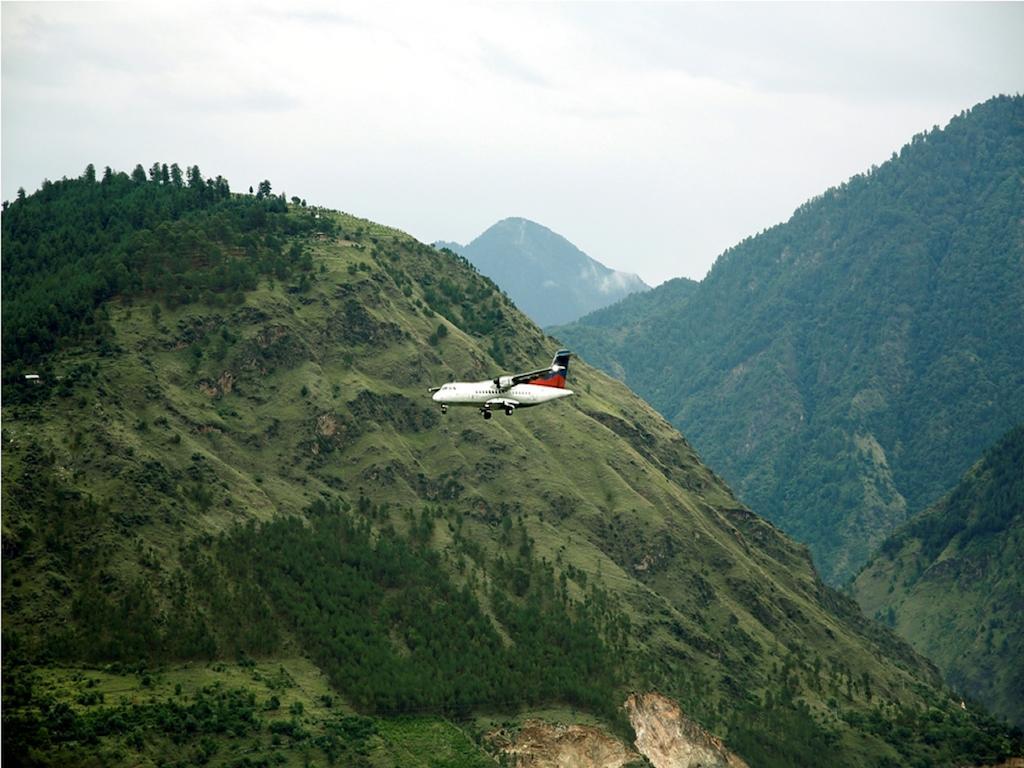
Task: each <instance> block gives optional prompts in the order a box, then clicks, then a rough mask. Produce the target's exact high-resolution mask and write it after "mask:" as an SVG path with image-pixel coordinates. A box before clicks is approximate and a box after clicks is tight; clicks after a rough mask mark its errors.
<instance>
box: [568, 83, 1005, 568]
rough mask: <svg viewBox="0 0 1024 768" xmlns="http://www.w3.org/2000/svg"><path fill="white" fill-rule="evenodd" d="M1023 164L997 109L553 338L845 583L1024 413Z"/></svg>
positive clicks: (961, 119)
mask: <svg viewBox="0 0 1024 768" xmlns="http://www.w3.org/2000/svg"><path fill="white" fill-rule="evenodd" d="M1022 169H1024V98H1022V97H1019V96H1018V97H1012V98H1011V97H998V98H994V99H992V100H990V101H988V102H985V103H984V104H981V105H979V106H977V107H975V108H974V109H972V110H970V111H969V112H964V113H962V114H960V115H958V116H957V117H955V118H953V119H952V120H951V121H950V123H949V124H948V125H947V126H946V127H945V128H944V129H942V130H939V129H938V128H936V129H934V130H932V131H929V132H927V133H923V134H920V135H918V136H915V137H914V138H913V140H912V141H911V142H910V144H908V145H907V146H905V147H903V149H902V150H901V151H900V152H899V153H898V154H895V153H894V154H893V156H892V158H891V159H890V160H889V161H888V162H886V163H884V164H883V165H882V166H881V167H878V168H872V169H871V170H870V171H869V172H868V173H865V174H863V175H860V176H856V177H854V178H852V179H850V181H849V182H847V183H846V184H843V185H841V186H839V187H837V188H834V189H830V190H828V191H827V192H825V193H824V194H823V195H821V196H819V197H817V198H815V199H813V200H810V201H809V202H807V203H806V204H804V205H803V206H801V207H800V208H799V209H798V210H797V211H796V212H795V213H794V214H793V216H792V218H791V219H790V220H789V221H787V222H786V223H784V224H780V225H778V226H775V227H772V228H771V229H768V230H766V231H765V232H762V233H761V234H759V235H757V236H756V237H752V238H749V239H748V240H745V241H743V242H742V243H740V244H739V245H737V246H735V247H734V248H731V249H730V250H728V251H726V252H725V253H724V254H722V256H721V257H720V258H719V259H718V261H717V262H716V263H715V265H714V267H713V268H712V269H711V271H710V272H709V273H708V275H707V277H706V278H705V279H704V280H703V281H702V282H701V283H700V285H699V286H698V287H697V288H696V290H694V289H693V288H692V286H690V285H689V284H688V283H685V282H670V283H666V284H665V285H663V286H659V287H658V288H656V289H654V290H653V291H651V292H650V293H649V294H646V295H645V296H644V298H643V302H644V310H645V314H643V315H639V316H638V313H637V312H636V311H635V307H636V303H635V302H633V303H630V302H623V303H622V304H620V305H616V306H613V307H609V308H607V309H605V310H603V311H602V312H601V313H600V314H599V315H597V316H596V317H595V318H594V319H593V320H592V319H591V318H583V319H581V320H580V321H578V322H577V323H575V324H573V325H568V326H564V327H560V328H555V329H552V333H554V334H555V335H556V336H558V337H559V338H560V339H562V340H563V341H565V342H567V343H569V344H571V345H573V346H574V347H575V348H576V349H577V351H578V352H580V353H581V354H582V355H583V357H584V358H585V359H587V360H591V361H594V362H596V363H598V364H599V365H601V367H602V368H604V369H605V370H607V371H609V372H612V373H614V374H616V375H617V376H619V377H620V378H621V379H622V380H623V381H625V382H626V384H628V385H629V386H630V387H631V388H632V389H634V390H635V391H636V392H637V393H638V394H640V395H641V396H642V397H644V398H645V399H646V400H647V401H648V402H650V403H651V404H652V405H654V406H655V407H656V408H657V409H658V410H659V411H660V412H661V413H663V414H665V416H666V417H667V418H668V419H669V421H671V422H672V424H674V425H675V426H677V427H678V428H679V429H681V430H682V431H684V432H685V433H686V434H687V435H688V436H689V437H690V438H691V439H692V440H693V442H694V445H695V446H696V448H697V449H698V450H699V452H700V454H701V456H702V457H703V458H704V459H705V460H706V461H707V462H708V464H710V466H712V467H714V468H715V469H716V471H719V472H720V473H721V474H722V475H723V476H724V478H725V479H726V481H727V482H729V483H730V485H731V486H732V487H733V488H735V489H736V491H737V493H738V494H739V496H740V497H741V498H742V499H743V500H744V501H745V502H746V503H747V504H749V505H750V506H751V507H752V508H753V509H755V510H757V511H758V513H760V514H763V515H765V516H766V517H767V518H769V519H770V520H772V521H773V522H775V523H776V524H778V525H779V526H780V527H781V528H782V529H783V530H785V531H787V532H788V533H790V534H791V535H792V536H794V537H795V538H797V539H798V540H799V541H802V542H805V543H806V544H808V545H809V546H810V548H811V552H812V553H813V555H814V558H815V562H816V563H817V564H818V567H819V568H820V569H821V571H822V573H823V574H824V576H825V579H826V580H827V581H830V582H832V583H840V582H842V581H844V580H845V579H847V578H849V577H850V576H852V574H853V573H855V572H856V570H857V569H858V567H859V566H860V565H862V564H863V563H864V562H865V561H866V560H867V558H868V556H869V555H870V554H871V553H872V552H873V551H874V549H875V548H877V546H878V545H879V544H881V542H882V541H883V540H884V538H885V537H886V536H888V535H889V534H890V533H891V532H892V531H893V530H894V529H895V528H896V527H897V526H898V525H899V524H900V523H902V522H903V521H905V520H906V519H907V517H908V515H909V514H911V513H914V512H916V511H919V510H922V509H924V508H925V506H926V505H928V504H930V503H931V502H932V501H933V500H934V499H936V498H938V497H939V496H941V495H942V494H943V493H945V492H947V491H948V490H949V489H950V488H952V486H953V485H954V484H955V483H956V481H957V478H958V477H959V476H960V475H961V474H962V473H963V472H964V471H965V470H966V469H967V467H968V466H969V465H970V464H971V462H972V461H974V459H975V458H976V457H977V456H978V455H980V453H981V451H982V450H983V449H984V448H985V446H987V445H990V444H991V443H992V442H993V441H994V440H995V439H996V438H997V437H998V436H999V435H1000V434H1002V433H1003V432H1005V431H1006V430H1007V429H1009V428H1010V427H1011V426H1013V425H1014V424H1015V423H1018V422H1020V421H1021V420H1022V419H1024V312H1021V311H1020V309H1021V307H1024V244H1022V242H1024V241H1022V239H1021V234H1020V231H1021V220H1022V218H1024V182H1022V178H1024V177H1022V173H1021V171H1022ZM620 308H621V309H620ZM620 311H621V317H620V318H618V319H616V317H615V315H616V313H617V312H620Z"/></svg>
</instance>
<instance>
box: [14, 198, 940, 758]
mask: <svg viewBox="0 0 1024 768" xmlns="http://www.w3.org/2000/svg"><path fill="white" fill-rule="evenodd" d="M339 223H340V225H341V227H342V229H343V230H344V232H345V233H346V235H345V237H346V238H348V239H330V240H326V239H320V240H313V241H311V242H310V243H309V244H308V247H310V248H311V249H312V251H313V254H314V260H315V261H314V263H315V280H314V282H313V287H312V289H311V290H310V291H309V292H308V293H306V294H301V293H298V292H293V291H291V290H289V288H288V286H284V285H281V284H269V283H263V284H261V287H260V288H259V289H258V290H257V291H255V292H253V293H250V294H248V295H247V296H246V299H245V303H244V305H242V306H237V307H230V308H212V307H207V306H201V305H191V306H188V307H184V308H178V309H175V310H168V309H164V310H163V311H162V313H160V315H159V317H156V316H155V315H154V312H153V311H152V303H151V302H149V301H136V302H134V303H127V302H121V303H114V304H112V305H111V306H110V318H111V323H112V325H113V328H114V329H115V333H116V338H115V341H116V344H117V345H118V348H119V351H118V353H116V354H114V355H113V356H109V357H97V356H96V354H94V353H92V352H91V351H84V350H81V349H72V350H67V351H65V352H64V353H62V354H61V355H60V356H58V358H56V359H55V361H54V370H55V371H56V373H57V374H58V375H65V376H67V375H69V374H71V373H72V372H73V371H75V370H78V371H79V372H81V371H82V370H91V371H93V374H92V375H89V374H84V375H80V376H79V378H78V380H77V383H75V384H74V385H71V386H68V388H67V390H65V392H64V394H61V395H56V394H55V395H53V396H50V397H46V398H44V399H42V400H41V401H40V402H38V403H36V404H31V405H19V406H17V407H10V408H7V409H5V414H4V427H3V430H4V431H3V439H4V458H5V466H4V470H5V471H4V478H3V479H4V492H5V505H4V519H3V528H4V553H5V569H4V598H3V599H4V619H5V621H4V632H5V638H6V639H7V641H8V645H9V647H12V648H15V649H17V651H18V652H19V653H24V654H25V655H28V656H31V655H32V653H33V650H32V649H33V648H36V647H37V646H38V643H39V642H40V641H42V640H44V639H45V638H46V637H47V636H48V635H49V634H51V632H52V628H53V627H54V626H55V625H59V624H60V623H61V622H64V621H66V620H68V618H69V610H70V604H71V598H72V596H74V595H75V594H76V593H77V591H78V590H80V589H81V588H82V586H83V584H85V583H86V582H89V581H90V580H95V579H96V578H97V574H99V575H100V576H99V578H101V579H102V580H103V583H104V585H105V587H104V588H105V589H108V590H109V591H111V592H112V593H113V594H119V593H120V592H122V591H124V590H125V589H126V585H128V584H129V583H131V582H132V580H136V579H141V580H143V581H145V582H147V583H149V584H150V585H151V586H152V587H153V588H154V589H155V590H156V591H157V593H158V594H159V595H162V599H163V600H164V603H163V607H166V605H167V603H168V602H169V601H170V600H171V599H172V598H173V595H174V588H173V581H172V579H173V575H174V574H175V573H176V571H177V569H178V565H179V555H180V552H181V549H182V545H183V542H185V541H188V540H191V539H194V538H196V537H199V538H201V537H203V536H205V535H207V534H217V533H219V532H222V531H225V530H228V529H229V528H230V527H231V526H232V525H234V524H235V523H237V522H240V521H245V520H249V519H253V518H255V519H263V520H266V519H270V518H272V517H273V516H275V515H280V514H298V513H301V512H302V510H303V509H304V508H305V507H306V506H307V505H308V504H309V503H310V502H312V501H313V500H315V499H317V498H319V497H320V496H321V495H332V496H333V495H336V494H342V495H344V496H345V497H347V498H349V499H351V500H354V499H355V498H357V497H358V496H360V495H362V494H365V495H367V496H369V497H372V498H373V499H374V501H375V502H377V503H380V502H388V503H389V504H390V505H391V509H392V510H393V511H394V515H395V518H394V519H395V522H396V524H397V525H398V526H399V527H401V525H402V519H403V518H402V516H401V515H400V514H399V511H400V510H402V509H404V508H419V506H420V505H421V504H422V503H424V502H425V501H428V500H429V501H432V502H437V501H441V502H443V503H445V504H446V505H448V506H450V507H452V508H454V509H456V510H458V511H459V512H461V513H462V514H464V516H465V526H464V535H468V536H469V537H470V538H471V539H475V540H476V541H477V543H478V544H479V545H480V546H481V547H483V548H484V549H485V550H487V551H489V552H490V553H492V554H496V553H498V552H500V551H501V548H502V545H501V544H500V543H499V537H498V536H497V531H498V529H499V527H500V522H501V520H502V519H503V518H504V517H507V516H513V517H515V518H516V520H517V521H518V522H521V524H522V525H523V526H525V527H526V529H527V530H528V532H529V535H530V536H531V537H533V539H534V540H535V542H536V552H537V556H538V557H543V558H546V559H547V560H548V561H549V562H551V563H553V564H554V565H555V568H556V569H559V570H568V569H570V567H572V568H575V569H578V570H579V571H582V572H584V573H585V574H587V576H588V578H589V580H590V582H591V583H598V584H601V585H603V587H604V588H605V589H606V590H607V591H608V593H609V594H610V596H611V599H612V601H613V603H614V604H615V607H616V610H619V611H621V612H622V613H623V614H625V615H626V616H628V617H629V619H630V622H631V627H632V632H631V638H632V640H631V642H632V645H633V647H634V649H635V651H636V652H637V654H639V655H640V656H642V657H643V658H645V659H647V660H648V661H647V662H646V663H648V664H650V670H649V672H648V674H649V675H651V676H653V678H654V679H656V680H658V681H660V684H661V685H662V687H663V688H665V689H666V692H667V693H670V694H672V695H674V696H676V697H678V698H679V699H680V700H681V702H682V703H683V705H684V708H686V709H687V710H688V711H690V712H692V713H694V714H695V715H696V716H697V717H699V718H700V719H702V720H703V721H704V722H705V723H707V724H708V725H710V726H711V727H713V728H715V729H716V730H718V731H719V732H723V733H728V732H729V731H730V730H736V732H737V733H739V731H741V730H742V728H743V723H742V722H738V721H737V719H736V718H735V716H734V715H735V713H737V712H738V711H740V710H739V709H738V707H739V705H740V703H741V702H744V701H747V702H750V701H754V702H760V701H762V699H763V697H764V696H765V694H766V693H767V692H769V691H775V692H776V694H777V692H778V689H779V687H780V686H781V685H782V684H783V683H782V682H781V680H782V679H783V678H785V681H786V683H785V684H786V685H787V686H790V688H791V690H792V691H793V692H794V695H795V696H797V697H798V698H800V699H802V700H804V701H806V702H807V705H808V707H809V711H810V712H811V713H812V714H813V717H814V718H815V719H816V720H817V721H818V722H820V723H822V724H824V727H826V728H828V729H831V730H834V732H835V733H836V734H837V738H838V739H839V743H838V752H837V755H838V756H837V764H838V763H839V762H846V763H848V764H869V763H871V762H874V760H875V759H876V758H879V757H880V756H885V755H888V756H890V757H893V758H894V757H895V755H896V752H895V751H894V750H893V748H892V747H891V746H889V745H887V744H885V743H884V742H883V741H882V740H881V739H879V738H876V737H874V736H871V735H869V734H868V733H867V732H866V730H865V729H863V728H859V727H850V726H849V725H848V724H847V723H846V722H845V721H844V720H843V719H841V718H840V717H839V716H840V715H841V714H843V713H844V712H866V711H868V710H869V709H871V708H873V707H875V706H877V705H880V704H881V705H882V706H883V708H884V711H890V710H889V709H886V708H890V707H896V706H897V705H907V706H910V707H913V708H919V707H922V706H926V705H929V704H931V705H936V706H939V707H940V708H947V707H949V706H950V704H949V701H948V700H947V698H946V695H945V694H943V693H942V692H941V691H940V690H939V689H938V688H937V687H935V681H936V677H935V674H934V672H933V671H932V670H931V668H930V667H929V666H928V665H927V664H926V663H925V662H924V661H922V660H921V659H920V658H919V657H917V656H915V655H914V654H913V653H912V652H910V650H909V649H908V648H907V647H906V646H903V645H902V644H901V643H899V642H898V641H896V640H895V638H894V637H892V636H891V635H889V634H887V633H886V632H885V631H882V630H881V629H880V628H878V627H877V626H875V625H873V624H870V623H868V622H866V621H864V620H863V618H862V617H861V616H860V614H859V612H858V611H857V610H856V608H855V606H853V605H852V603H851V602H849V601H846V600H845V599H844V598H842V597H840V596H838V595H837V594H835V593H833V592H831V591H830V590H828V589H827V588H826V587H824V586H823V585H822V584H821V582H820V581H819V580H818V578H817V576H816V575H815V573H814V570H813V567H812V566H811V563H810V559H809V557H808V554H807V551H806V549H805V548H803V547H802V546H799V545H797V544H795V543H794V542H792V541H791V540H789V539H788V538H786V537H785V536H783V535H782V534H780V533H779V532H778V531H777V530H776V529H774V528H773V527H772V526H771V525H770V524H768V523H766V522H765V521H763V520H761V519H760V518H757V517H756V516H754V515H752V514H751V513H749V512H748V511H746V510H745V509H744V508H743V507H742V506H741V505H740V504H739V503H738V502H737V501H736V499H735V498H734V497H733V496H732V494H731V493H730V492H729V491H728V489H727V488H726V487H725V486H724V484H723V483H722V482H721V481H720V480H719V479H718V478H717V477H715V476H714V475H713V473H711V472H710V471H709V470H708V469H707V468H706V467H704V466H703V465H702V464H700V462H699V460H698V458H697V456H696V455H695V454H694V452H693V450H692V449H691V448H690V447H689V445H688V444H687V443H686V442H685V440H683V439H682V438H681V437H680V436H679V434H678V433H677V432H675V430H674V429H673V428H672V427H670V426H669V425H668V424H667V423H666V422H665V421H664V420H663V419H662V418H661V417H660V416H658V415H657V414H655V413H654V412H653V411H652V410H651V409H650V408H649V407H648V406H646V405H645V404H644V403H643V402H642V401H640V400H639V399H638V398H636V397H635V396H634V395H632V393H630V392H629V391H628V390H627V389H626V388H625V387H624V386H623V385H621V384H620V383H618V382H615V381H613V380H611V379H609V378H608V377H606V376H604V375H603V374H600V373H598V372H597V371H595V370H594V369H592V368H589V367H588V366H586V365H582V364H579V363H577V362H574V364H573V368H572V374H571V380H572V386H573V387H574V389H575V390H576V392H577V394H578V396H577V397H575V398H572V399H571V400H570V401H568V402H563V403H559V404H555V405H551V406H547V407H544V408H538V409H531V410H529V411H525V412H522V413H520V414H516V415H515V416H514V417H512V418H506V417H504V416H501V415H499V416H497V417H495V418H494V419H492V420H491V421H490V422H485V421H483V420H482V419H481V418H480V417H479V415H478V414H476V413H475V412H473V411H472V410H457V409H456V410H453V411H452V412H450V413H449V414H448V415H447V416H445V417H443V418H442V417H441V416H440V414H439V413H437V411H436V410H435V409H434V408H433V407H432V404H431V403H430V401H429V399H428V398H427V396H426V388H427V386H428V385H431V384H437V383H439V382H442V381H445V380H449V379H452V378H467V377H483V376H485V375H488V374H490V373H491V372H493V371H495V370H499V369H501V368H502V367H504V368H506V369H516V370H517V369H523V368H528V367H534V366H535V365H536V363H537V362H538V360H543V359H545V358H546V357H547V356H548V355H549V354H550V353H551V351H552V349H554V348H555V346H556V344H557V342H555V341H554V340H552V339H548V338H545V337H544V336H543V334H542V333H541V332H540V331H539V330H538V329H537V328H536V327H535V326H533V325H532V324H530V323H529V322H528V321H527V320H526V319H525V318H524V317H523V316H522V315H520V314H519V313H518V312H516V311H515V310H514V308H512V307H511V305H508V304H507V303H506V301H505V300H504V299H503V298H502V297H501V296H500V294H498V293H497V291H496V290H494V289H493V287H491V288H489V289H487V286H488V284H487V283H486V282H485V281H483V280H482V279H481V278H480V277H479V276H477V275H476V274H475V273H473V272H472V271H471V270H470V269H469V268H468V267H466V266H465V265H463V264H460V263H458V262H455V261H454V260H451V259H450V258H449V257H447V256H443V255H440V254H437V253H435V252H433V251H431V250H430V249H428V248H426V247H424V246H421V245H419V244H416V243H415V242H414V241H412V240H410V239H409V238H407V237H406V236H404V235H402V234H400V233H397V232H395V231H393V230H388V229H386V228H383V227H379V226H377V225H373V224H370V223H368V222H365V221H360V220H355V219H352V218H351V217H348V216H344V215H339ZM440 277H448V278H450V279H451V280H453V281H455V282H457V283H459V284H461V285H462V286H464V287H465V288H467V290H468V289H472V290H479V289H481V288H485V289H487V291H488V295H489V298H488V299H487V301H488V302H491V303H492V304H493V306H495V307H497V308H498V309H499V310H500V311H501V313H502V315H503V317H504V319H503V320H502V322H501V323H500V324H499V325H498V326H497V327H496V328H495V329H494V330H493V332H491V333H490V334H489V335H487V336H476V335H472V334H467V333H465V332H463V331H462V330H460V327H459V325H460V324H462V325H468V324H469V323H468V322H467V321H466V319H465V317H463V314H464V310H459V309H458V308H455V309H449V311H448V315H447V316H446V317H445V316H441V315H436V314H434V313H433V312H432V311H431V310H430V309H429V308H428V307H427V294H426V292H425V286H427V285H428V283H431V282H433V283H435V284H436V282H437V281H438V279H439V278H440ZM350 299H352V300H353V301H352V302H351V303H346V302H349V300H350ZM438 324H443V325H445V326H446V328H447V329H448V333H447V335H446V336H444V337H443V338H442V339H441V340H440V342H439V344H438V345H437V346H434V345H432V344H430V343H429V341H428V337H429V336H430V335H431V334H433V333H435V331H436V329H437V327H438ZM223 330H227V332H228V335H227V336H225V335H224V334H223V332H222V331H223ZM491 353H494V354H498V355H499V356H500V357H501V358H502V359H503V363H504V365H503V366H501V365H498V363H496V362H495V361H494V360H493V359H492V358H491V356H490V355H491ZM67 381H69V380H66V381H65V383H67ZM46 386H54V387H56V388H58V389H60V388H61V385H56V383H55V382H50V383H48V384H47V385H46ZM40 472H42V473H45V474H48V475H50V476H52V477H53V478H55V479H56V482H58V483H59V484H60V485H61V486H62V487H63V488H64V489H66V490H67V491H73V492H76V493H77V494H79V495H80V496H81V497H86V496H87V497H91V498H92V499H94V500H95V501H96V502H98V505H99V508H98V510H97V511H95V512H94V513H90V514H91V517H88V518H86V517H81V518H79V517H71V518H70V519H66V518H64V517H61V516H60V515H54V516H47V515H45V514H43V513H41V512H40V510H39V509H38V506H37V500H36V499H34V498H33V497H32V495H31V493H30V492H26V490H25V489H30V487H31V484H30V478H31V477H33V476H34V475H36V474H38V473H40ZM69 498H70V497H69ZM69 542H70V543H69ZM433 543H434V546H435V547H436V548H438V549H440V550H445V549H446V548H447V547H448V546H449V544H450V536H449V534H448V533H447V532H446V530H445V528H444V527H440V528H439V529H438V531H437V532H436V533H435V541H434V542H433ZM468 569H469V570H468V572H467V573H464V574H461V575H458V576H455V578H461V579H464V580H465V582H466V583H470V584H472V585H474V588H475V589H476V590H477V591H478V593H479V595H480V598H481V600H482V601H484V603H485V604H486V594H487V587H488V574H487V573H486V572H485V571H479V570H477V571H475V570H474V566H473V565H472V563H470V564H469V565H468ZM290 642H291V645H290V646H288V647H287V648H286V652H287V653H288V654H289V655H295V654H297V653H301V648H298V647H296V645H295V643H296V641H295V640H291V641H290ZM38 660H40V659H39V658H38V657H37V661H38ZM261 663H270V664H273V663H276V660H275V659H266V660H262V659H261ZM47 674H48V675H51V676H54V677H56V678H59V677H61V673H60V671H59V670H57V669H50V670H47ZM166 674H167V675H173V674H176V673H175V672H173V671H168V672H167V673H166ZM869 689H870V692H869ZM337 693H339V694H340V696H341V697H342V698H343V697H344V691H341V692H337ZM891 711H894V710H891ZM437 727H438V728H441V729H444V728H446V727H447V726H444V725H443V724H439V725H438V726H437ZM737 729H738V730H737ZM378 754H383V753H378ZM388 754H392V757H391V758H385V757H380V758H379V759H378V760H377V761H376V763H375V764H381V765H386V764H389V763H388V759H391V760H392V762H393V764H403V763H404V758H402V757H401V756H396V755H397V754H398V753H388ZM217 759H218V760H219V759H220V758H217ZM467 759H468V758H467ZM225 760H226V758H225Z"/></svg>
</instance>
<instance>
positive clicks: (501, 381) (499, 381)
mask: <svg viewBox="0 0 1024 768" xmlns="http://www.w3.org/2000/svg"><path fill="white" fill-rule="evenodd" d="M562 367H563V366H556V365H552V366H549V367H548V368H538V369H537V370H536V371H527V372H526V373H517V374H515V375H514V376H498V377H497V378H496V379H494V386H496V387H497V388H498V389H510V388H511V387H514V386H515V385H516V384H523V383H525V382H527V381H532V380H533V379H536V378H537V377H538V376H543V375H544V374H546V373H551V372H552V371H556V370H558V369H560V368H562Z"/></svg>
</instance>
